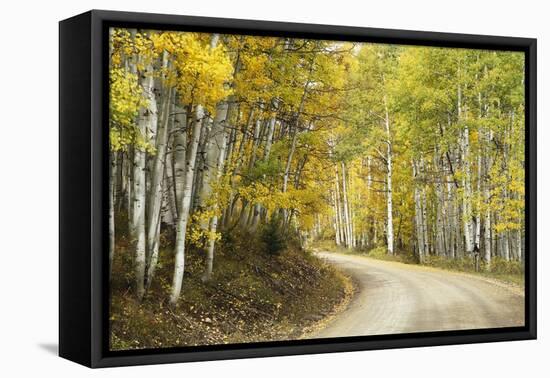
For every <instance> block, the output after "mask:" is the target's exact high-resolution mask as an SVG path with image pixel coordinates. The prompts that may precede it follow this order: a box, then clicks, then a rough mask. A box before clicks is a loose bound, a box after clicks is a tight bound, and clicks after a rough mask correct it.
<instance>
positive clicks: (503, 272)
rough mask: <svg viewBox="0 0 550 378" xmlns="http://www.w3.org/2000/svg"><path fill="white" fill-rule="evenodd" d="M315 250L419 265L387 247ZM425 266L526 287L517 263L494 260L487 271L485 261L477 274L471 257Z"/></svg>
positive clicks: (323, 246) (431, 259)
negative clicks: (392, 252) (390, 251)
mask: <svg viewBox="0 0 550 378" xmlns="http://www.w3.org/2000/svg"><path fill="white" fill-rule="evenodd" d="M313 248H316V249H318V250H324V251H333V252H338V253H343V254H355V255H361V256H367V257H370V258H374V259H378V260H386V261H396V262H401V263H405V264H418V258H417V257H416V256H414V255H413V254H412V253H411V252H406V251H397V252H396V253H395V254H394V255H388V254H387V252H386V248H385V247H377V248H373V249H370V250H360V249H347V248H344V247H340V246H337V245H335V243H334V242H333V241H328V240H325V241H319V242H316V243H315V244H314V245H313ZM423 265H426V266H431V267H434V268H440V269H446V270H451V271H458V272H464V273H470V274H475V275H480V276H483V277H487V278H490V279H496V280H500V281H504V282H507V283H510V284H513V285H516V286H519V287H522V288H523V287H524V285H525V274H524V271H523V267H522V264H521V263H519V262H517V261H505V260H503V259H501V258H498V257H497V258H493V260H492V262H491V267H490V269H489V270H487V269H486V267H485V264H484V262H483V261H481V262H480V266H479V271H477V272H476V270H475V265H474V260H473V258H471V257H464V258H460V259H449V258H445V257H443V256H428V257H427V258H426V260H425V261H424V263H423Z"/></svg>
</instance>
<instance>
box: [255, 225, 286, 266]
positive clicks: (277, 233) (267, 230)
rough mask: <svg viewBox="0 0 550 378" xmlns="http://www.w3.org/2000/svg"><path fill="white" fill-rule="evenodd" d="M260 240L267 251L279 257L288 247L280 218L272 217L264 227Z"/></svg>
mask: <svg viewBox="0 0 550 378" xmlns="http://www.w3.org/2000/svg"><path fill="white" fill-rule="evenodd" d="M260 235H261V236H260V239H261V241H262V243H263V244H264V245H265V251H266V252H267V253H268V254H270V255H274V256H277V255H279V254H280V253H281V252H282V251H283V250H285V249H286V247H287V238H286V235H285V233H284V232H283V230H282V227H281V223H280V222H279V218H278V217H275V216H274V217H271V219H270V220H269V222H268V223H267V224H266V225H264V226H263V227H262V230H261V234H260Z"/></svg>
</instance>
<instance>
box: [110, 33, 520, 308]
mask: <svg viewBox="0 0 550 378" xmlns="http://www.w3.org/2000/svg"><path fill="white" fill-rule="evenodd" d="M523 64H524V63H523V55H521V54H519V53H510V52H494V51H482V50H460V49H439V48H423V47H402V46H392V45H375V44H350V43H335V42H330V41H317V40H302V39H289V38H282V37H273V38H272V37H251V36H239V35H219V34H200V33H183V32H157V31H149V30H132V29H112V30H111V32H110V145H111V172H110V177H111V180H110V196H111V201H110V239H111V245H110V247H111V248H110V252H111V254H110V258H111V260H112V258H113V254H114V253H116V251H118V249H117V248H116V241H117V240H118V239H117V238H118V236H119V234H120V233H127V236H128V238H129V240H131V246H132V247H131V250H130V251H127V252H128V253H132V255H133V258H132V260H133V261H134V269H135V271H134V277H135V278H134V280H135V292H136V295H137V297H138V298H139V299H141V298H143V296H144V295H145V293H146V292H147V290H148V288H149V286H150V284H151V282H152V281H153V280H154V279H155V269H156V267H157V264H158V259H159V248H160V235H161V232H163V231H164V230H171V232H169V233H168V234H169V235H174V237H173V240H171V241H170V242H169V243H168V245H170V248H171V249H173V253H172V256H173V265H174V266H173V276H172V277H171V280H172V285H171V290H170V294H169V295H170V302H171V303H172V304H175V303H176V302H177V301H178V298H179V297H180V295H182V290H185V289H184V288H182V282H183V274H184V272H185V261H186V252H187V250H188V248H190V246H193V248H200V249H202V250H204V253H205V255H206V259H205V261H206V264H205V267H204V275H203V280H206V281H207V280H210V279H211V277H212V272H213V267H214V266H215V251H216V246H217V241H218V240H219V238H220V235H221V233H223V232H227V233H230V232H232V231H233V230H235V229H236V228H239V229H242V230H245V231H247V232H252V233H254V232H259V231H260V229H261V228H262V227H264V225H266V224H268V223H269V224H271V225H272V224H273V223H274V222H275V223H276V224H277V225H278V227H279V228H280V229H282V230H289V232H293V233H294V234H296V235H298V236H299V237H300V239H301V240H302V242H303V243H307V242H308V241H310V240H312V239H315V238H317V239H321V238H323V239H333V240H334V241H335V242H336V244H339V245H344V246H346V247H349V248H374V247H380V246H384V247H385V248H386V249H387V252H388V253H389V254H394V253H398V252H399V251H405V250H412V251H414V253H415V254H416V256H417V257H418V259H419V261H420V262H422V261H423V259H424V258H425V257H426V256H428V255H432V254H436V255H441V256H446V257H448V258H460V257H463V256H468V255H472V254H475V253H481V255H482V257H483V258H484V260H485V261H486V263H487V265H489V264H490V261H491V258H492V257H493V256H500V257H502V258H504V259H506V260H509V259H516V260H521V259H522V258H523V248H524V247H523V240H524V220H523V219H524V217H523V210H524V151H523V148H524V147H523V146H524V144H523V141H524V108H523V106H524V93H523V77H524V75H523V70H524V67H523ZM125 253H126V252H125Z"/></svg>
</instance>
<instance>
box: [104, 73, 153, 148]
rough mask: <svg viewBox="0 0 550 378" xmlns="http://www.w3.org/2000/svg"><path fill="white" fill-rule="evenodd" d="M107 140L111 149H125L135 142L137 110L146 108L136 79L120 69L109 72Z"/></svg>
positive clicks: (133, 75)
mask: <svg viewBox="0 0 550 378" xmlns="http://www.w3.org/2000/svg"><path fill="white" fill-rule="evenodd" d="M109 97H110V98H109V111H110V117H109V138H110V143H111V149H112V150H113V151H119V150H124V149H126V147H127V145H128V144H131V143H133V142H134V141H136V138H137V135H138V131H137V129H136V117H137V115H138V111H139V108H140V107H141V106H146V105H147V102H146V101H145V99H144V97H143V93H142V89H141V87H140V86H139V84H138V78H137V76H136V75H135V74H132V73H130V72H128V71H126V70H124V69H122V68H111V70H110V72H109Z"/></svg>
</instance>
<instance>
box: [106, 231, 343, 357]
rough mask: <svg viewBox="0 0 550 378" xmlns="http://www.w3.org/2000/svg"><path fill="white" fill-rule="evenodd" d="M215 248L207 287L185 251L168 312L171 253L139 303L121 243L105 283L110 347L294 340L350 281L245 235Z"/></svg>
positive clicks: (166, 250) (306, 257)
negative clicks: (180, 280)
mask: <svg viewBox="0 0 550 378" xmlns="http://www.w3.org/2000/svg"><path fill="white" fill-rule="evenodd" d="M218 244H219V245H218V246H217V253H216V257H215V263H214V272H213V277H212V280H211V281H209V282H206V283H205V282H202V280H201V277H202V274H203V271H204V252H203V251H201V250H198V249H190V250H189V252H188V254H187V258H186V272H185V276H184V282H183V290H182V295H181V298H180V301H179V303H178V305H177V307H175V308H171V307H170V306H169V305H168V301H167V298H168V294H169V289H170V283H171V273H172V269H173V266H172V265H171V264H170V263H169V262H170V261H171V255H172V253H173V251H172V249H171V248H170V247H169V246H167V245H164V246H163V248H161V253H160V264H159V267H158V273H157V275H156V277H155V280H154V282H153V284H152V285H151V288H150V290H149V292H148V294H147V296H146V297H145V298H144V300H143V301H142V302H138V301H137V300H136V298H135V295H134V292H133V288H132V282H133V275H132V273H131V272H132V269H131V263H132V255H131V253H130V249H129V248H128V243H126V242H125V240H124V238H122V239H120V240H119V241H118V243H117V250H116V255H115V261H114V263H113V274H112V282H111V311H110V326H111V349H112V350H128V349H142V348H163V347H175V346H196V345H215V344H233V343H250V342H262V341H277V340H292V339H299V338H302V337H303V334H304V332H307V330H309V329H310V328H311V327H316V326H317V327H318V326H319V324H322V323H321V322H322V321H323V320H324V319H326V318H327V317H330V316H333V315H334V313H335V312H336V311H339V310H340V309H342V306H344V307H345V305H346V300H349V297H350V283H349V279H348V278H346V277H345V276H343V275H342V274H341V273H339V272H338V271H336V270H335V269H334V268H333V267H332V266H330V265H328V264H327V263H325V262H323V261H322V260H321V259H319V258H317V257H315V256H314V255H313V254H311V253H309V252H307V251H304V250H302V249H301V248H299V247H297V246H296V245H293V244H292V243H289V245H288V246H287V248H286V249H284V250H283V251H281V252H280V253H278V254H276V255H274V254H270V253H268V252H266V250H265V246H263V244H262V242H261V240H258V239H257V238H256V237H255V236H253V235H249V234H234V235H233V236H232V237H231V238H227V237H226V238H224V239H222V241H221V242H220V243H218Z"/></svg>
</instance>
